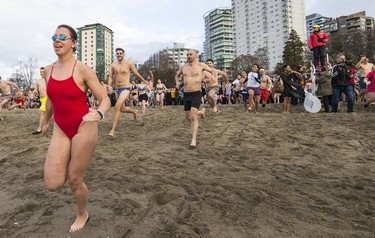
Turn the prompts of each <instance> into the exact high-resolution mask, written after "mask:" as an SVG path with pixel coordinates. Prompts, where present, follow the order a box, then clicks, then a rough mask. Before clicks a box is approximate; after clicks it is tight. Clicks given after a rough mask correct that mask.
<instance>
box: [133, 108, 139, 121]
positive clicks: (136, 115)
mask: <svg viewBox="0 0 375 238" xmlns="http://www.w3.org/2000/svg"><path fill="white" fill-rule="evenodd" d="M133 115H134V120H137V117H138V110H135V112H134V113H133Z"/></svg>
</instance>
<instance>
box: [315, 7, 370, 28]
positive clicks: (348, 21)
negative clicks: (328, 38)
mask: <svg viewBox="0 0 375 238" xmlns="http://www.w3.org/2000/svg"><path fill="white" fill-rule="evenodd" d="M374 27H375V24H374V17H369V16H366V12H365V11H362V12H357V13H354V14H351V15H348V16H340V17H337V18H335V19H331V20H330V21H326V22H324V23H322V27H321V28H322V29H323V30H324V31H325V32H327V33H336V32H340V33H346V32H351V31H357V30H362V31H364V30H373V29H374Z"/></svg>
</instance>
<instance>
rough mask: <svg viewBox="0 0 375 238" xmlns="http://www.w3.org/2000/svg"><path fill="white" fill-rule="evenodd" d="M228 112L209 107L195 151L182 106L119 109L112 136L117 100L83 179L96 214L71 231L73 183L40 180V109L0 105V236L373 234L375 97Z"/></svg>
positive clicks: (43, 141)
mask: <svg viewBox="0 0 375 238" xmlns="http://www.w3.org/2000/svg"><path fill="white" fill-rule="evenodd" d="M220 109H221V113H219V114H214V113H213V112H212V110H211V109H210V108H208V107H207V118H206V119H204V120H200V128H199V134H198V147H197V148H196V149H190V148H189V144H190V140H191V135H190V123H189V122H187V121H186V119H185V114H184V112H183V108H182V107H181V106H177V107H172V106H169V107H165V108H164V109H159V108H148V110H147V113H146V114H145V115H140V117H139V120H137V121H135V120H134V119H133V118H132V115H130V114H126V115H124V114H122V115H121V119H120V123H119V126H118V130H117V131H116V134H115V137H114V138H110V137H108V136H107V134H108V132H109V131H110V128H111V126H112V120H113V110H114V109H113V108H111V110H110V112H109V114H108V115H106V118H105V119H104V121H102V122H100V124H99V143H98V146H97V148H96V151H95V153H94V156H93V158H92V161H91V164H90V166H89V169H88V173H87V176H86V179H85V182H86V184H87V186H88V188H89V191H90V194H89V213H90V221H89V222H88V223H87V225H86V226H85V227H84V229H83V230H81V231H79V232H77V233H74V234H71V233H69V232H68V231H69V227H70V225H71V224H72V223H73V221H74V219H75V211H76V210H75V209H76V207H75V202H74V200H73V197H72V194H71V191H70V189H69V187H68V186H67V185H65V186H64V187H63V188H61V189H60V190H59V191H58V192H49V191H47V190H46V189H45V186H44V183H43V165H44V159H45V156H46V153H47V149H48V145H49V141H50V139H49V138H44V137H42V136H41V135H38V136H34V135H31V132H32V131H33V130H35V129H36V127H37V114H38V111H37V110H36V109H35V110H32V109H31V110H28V111H26V112H24V111H23V110H13V111H9V112H8V111H6V110H3V111H2V112H1V117H3V120H2V121H0V133H1V134H0V138H1V140H0V141H1V142H0V151H1V152H0V171H1V174H0V191H1V192H0V237H20V238H21V237H27V238H41V237H85V238H86V237H87V238H96V237H98V238H99V237H100V238H102V237H104V238H105V237H111V238H112V237H113V238H115V237H132V238H139V237H189V238H195V237H212V238H221V237H228V238H242V237H244V238H248V237H330V238H335V237H337V238H343V237H360V238H364V237H375V156H374V153H375V148H374V142H375V124H374V122H375V105H371V106H370V107H368V109H367V110H366V111H364V110H363V108H362V106H361V105H356V108H355V111H356V113H353V114H348V113H345V112H339V113H336V114H332V113H316V114H310V113H306V112H304V110H303V107H302V106H301V105H299V106H295V107H292V108H291V113H290V114H281V113H280V112H281V104H277V105H276V104H274V105H267V106H266V108H264V109H261V110H260V113H258V114H254V113H246V112H244V111H243V108H242V106H240V105H231V106H220Z"/></svg>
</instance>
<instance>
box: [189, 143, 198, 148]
mask: <svg viewBox="0 0 375 238" xmlns="http://www.w3.org/2000/svg"><path fill="white" fill-rule="evenodd" d="M190 148H191V149H195V148H197V142H196V141H191V143H190Z"/></svg>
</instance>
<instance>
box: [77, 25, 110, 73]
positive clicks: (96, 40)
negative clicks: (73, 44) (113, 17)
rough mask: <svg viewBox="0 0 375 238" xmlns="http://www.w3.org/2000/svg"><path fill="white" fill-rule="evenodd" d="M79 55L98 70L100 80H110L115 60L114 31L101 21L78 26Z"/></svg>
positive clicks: (79, 57)
mask: <svg viewBox="0 0 375 238" xmlns="http://www.w3.org/2000/svg"><path fill="white" fill-rule="evenodd" d="M77 56H78V59H79V60H80V61H82V62H83V63H84V64H86V65H88V66H89V67H91V68H92V69H93V70H94V71H95V72H96V74H97V76H98V78H99V80H108V76H109V70H110V65H111V63H112V61H113V31H112V30H111V29H109V28H108V27H106V26H104V25H102V24H99V23H96V24H89V25H85V26H83V27H80V28H78V52H77Z"/></svg>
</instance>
